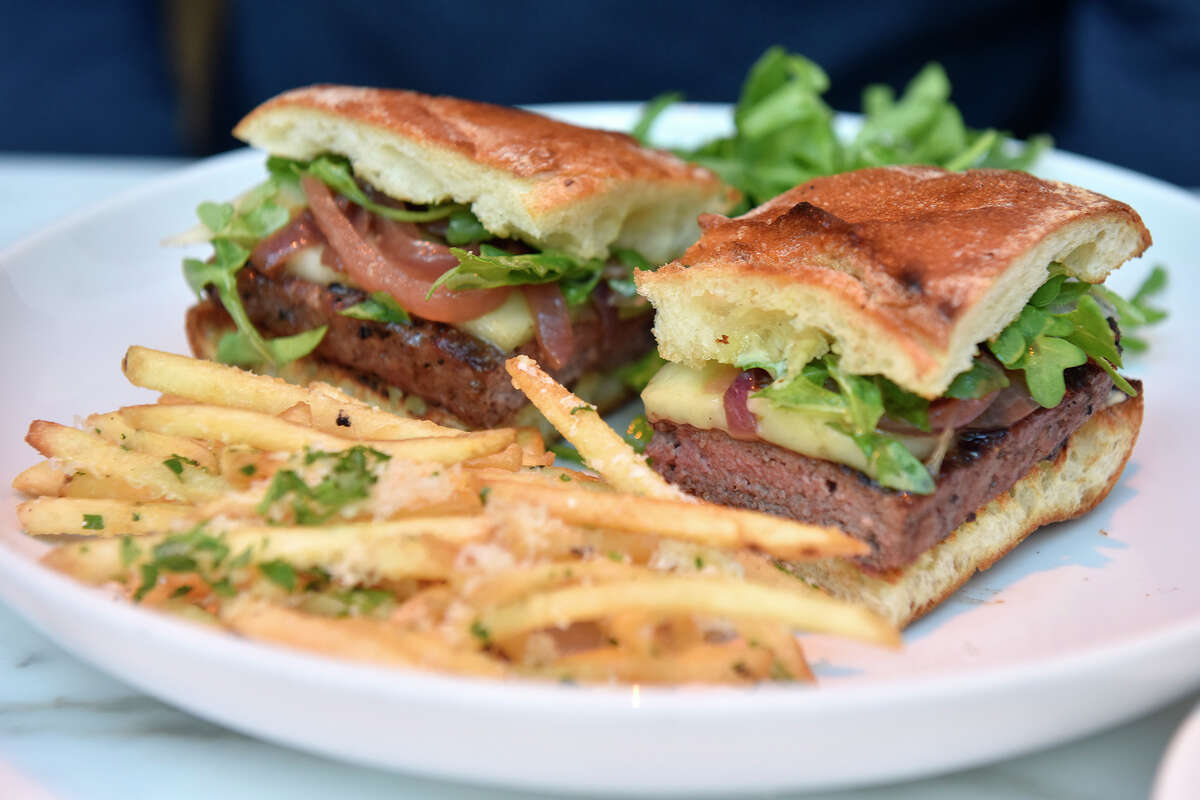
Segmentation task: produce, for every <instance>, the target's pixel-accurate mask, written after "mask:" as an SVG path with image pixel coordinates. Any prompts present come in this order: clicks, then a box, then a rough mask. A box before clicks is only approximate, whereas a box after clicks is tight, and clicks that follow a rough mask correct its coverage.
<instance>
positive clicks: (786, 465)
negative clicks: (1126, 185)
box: [636, 167, 1150, 626]
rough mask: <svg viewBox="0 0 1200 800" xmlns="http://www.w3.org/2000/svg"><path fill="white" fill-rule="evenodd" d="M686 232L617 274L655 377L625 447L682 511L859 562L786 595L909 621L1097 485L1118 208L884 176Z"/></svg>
mask: <svg viewBox="0 0 1200 800" xmlns="http://www.w3.org/2000/svg"><path fill="white" fill-rule="evenodd" d="M700 225H701V228H702V229H703V233H702V236H701V238H700V240H699V241H698V242H697V243H696V244H695V245H693V246H692V247H691V248H690V249H688V250H687V251H686V252H685V253H684V254H683V256H682V257H680V258H679V259H678V260H676V261H674V262H672V263H670V264H668V265H666V266H664V267H663V268H661V269H659V270H656V271H642V272H638V273H637V275H636V282H637V287H638V290H639V291H640V292H641V294H642V295H643V296H645V297H646V298H648V299H649V300H650V302H651V303H652V304H653V306H654V308H655V310H656V319H655V326H654V334H655V336H656V338H657V340H658V346H659V350H660V353H661V355H662V356H663V358H665V359H666V360H667V362H668V363H667V364H666V366H664V367H663V368H662V370H661V371H660V372H659V373H658V374H656V375H655V376H654V378H653V380H652V381H651V382H650V383H649V385H648V386H647V387H646V389H645V391H644V392H643V394H642V397H643V400H644V402H645V406H646V414H647V417H648V418H649V420H650V421H651V423H652V424H653V428H654V434H653V439H652V441H651V442H650V444H649V446H648V448H647V451H646V452H647V454H648V456H649V458H650V460H651V464H652V466H653V468H654V469H655V470H657V471H658V472H659V473H660V474H662V475H663V476H664V477H665V478H667V479H668V480H670V481H671V482H673V483H675V484H676V485H678V486H679V487H680V488H682V489H683V490H685V491H687V492H689V493H691V494H694V495H697V496H700V497H702V498H704V499H706V500H710V501H715V502H718V503H724V504H727V505H733V506H739V507H742V508H751V509H756V510H760V511H766V512H769V513H773V514H778V515H780V516H784V517H790V518H793V519H797V520H802V521H805V522H811V523H817V524H821V525H834V526H837V527H840V528H842V529H843V530H845V531H846V532H847V533H848V534H850V535H852V536H854V537H856V538H858V539H860V540H861V541H863V542H865V543H867V544H868V545H869V546H870V553H869V554H868V555H865V556H863V557H860V558H857V559H855V560H852V561H846V560H831V561H824V562H816V563H813V564H783V565H781V566H783V567H784V568H786V569H787V570H789V571H792V572H793V573H794V574H796V575H797V576H798V577H801V578H803V579H805V580H807V581H809V582H811V583H814V584H816V585H818V586H820V587H822V588H824V589H826V590H828V591H829V592H831V593H832V594H834V595H836V596H838V597H842V598H846V599H851V600H856V601H859V602H862V603H864V604H866V605H867V606H869V607H871V608H872V609H874V610H876V611H877V612H879V613H880V614H882V615H883V616H885V617H887V618H888V619H890V620H891V621H893V622H894V623H896V624H898V625H901V626H903V625H907V624H908V623H909V622H911V621H912V620H914V619H916V618H917V617H919V616H920V615H921V614H923V613H925V612H926V611H928V610H929V609H931V608H932V607H934V606H935V605H937V604H938V603H939V602H940V601H941V600H942V599H944V598H945V597H946V596H947V595H949V594H950V593H951V592H953V591H954V590H955V589H956V588H957V587H958V586H960V585H961V584H962V583H963V582H965V581H966V580H967V579H968V578H969V577H970V576H971V575H973V574H974V573H975V572H977V571H978V570H982V569H985V568H987V567H988V566H990V565H991V564H992V563H993V562H995V561H996V560H997V559H999V558H1000V557H1002V556H1003V555H1004V554H1005V553H1007V552H1008V551H1009V550H1011V549H1012V548H1013V547H1015V546H1016V545H1017V544H1018V543H1020V542H1021V541H1022V540H1023V539H1024V538H1025V537H1026V536H1028V535H1029V534H1030V533H1031V532H1032V531H1033V530H1035V529H1036V528H1038V527H1040V526H1042V525H1045V524H1047V523H1051V522H1055V521H1059V520H1066V519H1070V518H1072V517H1076V516H1078V515H1081V514H1083V513H1085V512H1087V511H1088V510H1090V509H1091V508H1093V507H1094V506H1095V505H1096V504H1097V503H1099V502H1100V501H1101V500H1103V499H1104V497H1105V496H1106V495H1107V494H1108V492H1109V491H1110V490H1111V489H1112V487H1113V485H1114V484H1115V483H1116V481H1117V479H1118V477H1119V476H1120V474H1121V471H1122V469H1123V468H1124V465H1125V463H1126V461H1127V459H1128V458H1129V455H1130V452H1131V451H1132V448H1133V446H1134V442H1135V440H1136V439H1137V434H1138V429H1139V426H1140V424H1141V418H1142V393H1141V387H1140V384H1139V383H1138V382H1137V381H1131V380H1127V379H1126V378H1124V377H1123V376H1121V375H1120V374H1119V373H1118V371H1117V369H1118V368H1119V367H1120V366H1121V344H1120V334H1119V328H1118V327H1117V324H1116V319H1115V318H1116V313H1115V311H1114V308H1113V307H1112V306H1111V305H1110V301H1111V299H1112V295H1111V294H1110V293H1108V292H1107V291H1106V290H1105V289H1104V288H1103V287H1102V286H1100V284H1101V283H1102V282H1103V281H1104V279H1105V277H1106V276H1107V275H1108V274H1109V273H1110V272H1111V271H1112V270H1113V269H1115V268H1117V267H1118V266H1120V265H1121V264H1122V263H1123V262H1125V261H1126V260H1128V259H1130V258H1133V257H1135V256H1138V255H1140V254H1141V253H1142V252H1143V251H1144V250H1145V248H1146V247H1148V246H1149V244H1150V235H1149V233H1148V232H1147V230H1146V228H1145V226H1144V225H1143V224H1142V221H1141V219H1140V218H1139V217H1138V215H1137V213H1136V212H1135V211H1134V210H1133V209H1132V208H1130V207H1129V206H1127V205H1125V204H1123V203H1120V202H1117V201H1115V200H1112V199H1109V198H1107V197H1104V196H1101V195H1099V194H1096V193H1094V192H1090V191H1087V190H1085V189H1081V188H1078V187H1074V186H1070V185H1066V184H1062V183H1056V182H1053V181H1047V180H1041V179H1039V178H1036V177H1034V176H1032V175H1029V174H1026V173H1021V172H1011V171H1001V170H972V171H967V172H948V171H945V170H942V169H938V168H930V167H886V168H875V169H866V170H861V171H856V172H851V173H845V174H841V175H835V176H830V177H825V178H818V179H815V180H812V181H811V182H808V183H805V184H803V185H801V186H798V187H796V188H795V189H793V190H791V191H789V192H787V193H785V194H783V195H780V196H779V197H776V198H775V199H773V200H770V201H768V202H767V203H765V204H763V205H762V206H759V207H758V208H755V209H753V210H752V211H750V212H749V213H747V214H745V215H744V216H741V217H737V218H734V219H727V218H725V217H722V216H718V215H707V216H705V217H702V218H701V220H700Z"/></svg>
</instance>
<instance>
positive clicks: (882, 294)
mask: <svg viewBox="0 0 1200 800" xmlns="http://www.w3.org/2000/svg"><path fill="white" fill-rule="evenodd" d="M700 222H701V227H702V229H703V231H704V232H703V235H702V237H701V239H700V241H699V242H697V243H696V244H695V245H693V246H692V247H691V248H689V249H688V250H687V252H686V253H684V255H683V256H682V257H680V258H679V259H678V260H677V261H675V262H673V263H671V264H669V265H667V266H665V267H663V268H662V269H660V270H658V271H657V272H652V273H651V272H643V273H639V274H638V276H637V280H638V288H639V290H641V291H642V293H643V294H645V295H646V296H647V297H649V298H650V299H651V301H652V302H654V303H655V305H656V306H657V307H659V313H660V316H661V315H662V313H663V310H664V308H665V309H666V310H667V313H668V314H672V313H674V314H677V315H679V316H681V317H682V316H686V315H687V314H689V313H696V311H697V308H700V306H698V305H697V303H696V301H695V298H689V297H688V296H687V292H688V289H687V288H686V287H687V286H688V285H691V286H695V287H696V288H695V289H694V292H695V293H696V294H705V295H712V296H717V295H720V294H722V293H731V296H730V298H729V305H731V306H732V305H737V304H741V305H745V304H747V303H750V304H753V305H755V306H756V307H759V306H761V308H762V310H764V311H765V310H768V309H769V308H770V310H772V311H774V310H775V309H774V308H772V307H771V306H772V298H774V297H782V296H785V295H786V296H787V298H788V300H789V301H790V302H791V306H790V307H788V306H784V305H781V307H780V309H779V311H780V312H781V313H783V312H787V311H789V308H790V312H791V314H792V319H793V320H794V321H793V322H792V324H793V325H794V326H795V327H796V329H797V332H798V331H799V330H800V329H802V328H803V327H805V323H807V324H808V325H812V326H815V327H819V328H821V329H822V330H824V331H825V333H826V334H832V337H833V339H834V340H835V342H837V341H840V345H841V350H842V352H843V366H845V367H846V368H847V369H849V370H850V371H853V372H861V373H871V372H874V373H881V374H884V375H887V376H888V377H889V378H892V380H894V381H896V382H897V383H899V384H901V385H902V386H905V387H906V388H909V389H910V390H912V391H916V392H918V393H921V394H924V395H926V396H929V397H933V396H937V395H938V394H940V393H941V392H942V391H944V389H945V387H946V386H947V385H948V384H949V382H950V380H951V379H952V378H953V376H954V374H956V373H957V372H960V371H961V370H962V369H965V368H966V367H967V366H968V365H969V360H970V356H971V354H972V353H973V351H974V349H975V345H976V344H977V343H978V342H980V341H982V340H984V339H986V338H987V337H989V336H992V335H994V334H995V333H997V332H998V331H999V330H1000V329H1001V328H1002V327H1003V326H1004V325H1006V324H1007V323H1008V322H1010V321H1011V320H1012V319H1013V318H1014V317H1015V316H1016V314H1017V313H1018V312H1019V311H1020V308H1021V306H1023V305H1024V303H1025V302H1026V300H1027V299H1028V298H1029V296H1030V294H1032V292H1033V290H1034V289H1036V288H1037V286H1039V285H1040V284H1041V283H1042V282H1043V281H1044V280H1045V279H1046V266H1047V264H1048V263H1049V262H1050V261H1052V260H1058V261H1062V262H1064V263H1065V266H1066V268H1067V270H1068V272H1070V273H1072V274H1075V275H1076V276H1077V277H1080V278H1081V279H1083V280H1087V281H1091V282H1096V281H1100V280H1103V279H1104V276H1105V275H1107V274H1108V272H1109V271H1111V270H1112V269H1114V268H1116V267H1117V266H1119V265H1120V264H1121V263H1122V262H1124V261H1125V260H1127V259H1129V258H1132V257H1134V256H1137V255H1139V254H1141V252H1142V251H1143V250H1145V248H1146V247H1148V246H1149V245H1150V234H1149V232H1148V231H1147V230H1146V227H1145V225H1143V224H1142V221H1141V219H1140V218H1139V217H1138V215H1137V213H1136V212H1135V211H1134V210H1133V209H1132V208H1130V207H1129V206H1128V205H1126V204H1124V203H1120V202H1117V201H1115V200H1112V199H1109V198H1107V197H1104V196H1102V195H1099V194H1096V193H1094V192H1090V191H1087V190H1086V189H1080V188H1078V187H1075V186H1069V185H1067V184H1063V183H1057V182H1054V181H1046V180H1042V179H1039V178H1035V177H1033V176H1032V175H1029V174H1027V173H1023V172H1010V171H1003V170H971V171H968V172H947V171H945V170H942V169H938V168H934V167H883V168H876V169H865V170H859V171H857V172H852V173H845V174H842V175H834V176H830V177H826V178H817V179H815V180H813V181H810V182H808V183H805V184H804V185H802V186H798V187H796V188H795V189H793V190H791V191H789V192H786V193H785V194H782V195H780V196H779V197H777V198H775V199H773V200H771V201H768V202H767V203H765V204H763V205H762V206H759V207H758V208H756V209H754V210H752V211H751V212H749V213H748V214H745V215H744V216H741V217H738V218H736V219H725V218H723V217H718V216H709V217H705V218H702V219H701V221H700ZM733 293H736V298H735V297H733V296H732V294H733ZM789 293H795V295H796V296H795V297H791V295H790V294H789ZM673 298H674V299H673ZM783 302H784V301H782V300H781V301H780V303H783ZM797 304H803V307H800V308H796V307H795V306H796V305H797ZM813 306H819V307H820V308H815V309H814V308H812V307H813ZM822 309H823V310H822ZM701 313H705V312H703V311H702V312H701ZM707 313H709V314H712V315H716V314H718V313H720V312H719V311H718V310H717V309H716V308H715V307H714V308H710V309H708V311H707ZM747 324H752V323H750V322H747ZM687 327H688V326H684V325H682V324H680V325H679V326H678V327H674V326H672V324H671V320H670V319H667V320H664V321H663V322H662V323H660V325H659V326H658V329H657V333H658V336H659V343H660V345H661V346H662V347H663V349H664V356H665V357H666V358H668V359H669V360H673V361H675V360H678V361H683V362H684V363H691V362H692V361H700V360H703V358H709V359H713V358H715V356H714V353H712V352H708V351H709V350H712V348H711V347H708V348H707V349H706V350H705V351H704V352H694V351H693V349H691V348H689V345H688V344H687V343H686V342H683V341H676V339H680V338H684V336H685V334H684V331H685V330H686V329H687ZM736 333H737V332H736V331H732V332H731V334H730V335H731V336H733V337H734V338H736ZM717 338H719V337H717ZM694 347H696V346H695V345H693V346H692V348H694ZM835 349H837V348H835ZM676 352H677V353H679V355H680V357H679V358H676V357H674V355H673V354H674V353H676ZM716 360H720V359H719V358H717V359H716Z"/></svg>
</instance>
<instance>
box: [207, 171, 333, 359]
mask: <svg viewBox="0 0 1200 800" xmlns="http://www.w3.org/2000/svg"><path fill="white" fill-rule="evenodd" d="M278 194H279V182H278V181H277V179H276V178H274V177H272V178H270V179H268V180H267V181H264V182H263V183H261V184H259V185H258V186H256V187H254V188H253V189H251V190H250V192H248V193H247V194H246V195H245V196H244V197H243V198H242V199H241V200H239V201H238V204H237V206H236V207H235V206H234V205H233V204H232V203H201V204H200V205H199V206H198V207H197V208H196V216H198V217H200V221H201V222H202V223H204V227H206V228H208V230H209V232H210V233H211V234H212V246H213V256H212V258H211V259H210V260H209V261H207V262H204V261H200V260H199V259H195V258H188V259H184V262H183V274H184V277H185V278H187V282H188V285H189V286H191V287H192V291H194V292H195V293H196V294H197V295H199V296H202V295H203V293H204V289H205V288H206V287H209V286H211V287H213V289H214V290H215V291H216V293H217V297H218V298H219V299H220V301H221V305H222V306H224V307H225V311H226V312H228V314H229V316H230V317H231V318H232V319H233V322H234V325H236V326H237V331H236V332H231V333H228V334H226V335H225V336H223V337H222V338H221V341H220V342H219V343H218V345H217V358H218V360H220V361H223V362H224V363H227V364H234V365H237V366H252V365H254V364H259V363H270V364H286V363H288V362H290V361H294V360H296V359H297V358H301V357H303V356H305V355H308V353H310V352H312V350H313V348H315V347H316V346H317V344H318V343H320V341H321V338H322V337H323V336H324V335H325V328H323V327H322V328H317V329H315V330H313V331H305V332H303V333H299V334H296V335H295V336H283V337H280V338H277V339H270V340H267V339H264V338H263V337H262V335H261V334H260V333H259V332H258V330H257V329H256V328H255V327H254V324H253V323H252V322H251V321H250V317H249V315H248V314H247V313H246V309H245V307H244V306H243V305H242V299H241V297H240V296H239V295H238V292H237V273H238V271H239V270H241V268H242V267H244V266H245V265H246V262H247V261H248V260H249V259H250V253H251V249H252V248H253V247H254V245H255V244H257V243H258V242H259V241H261V240H262V239H264V238H266V237H267V236H270V235H271V234H272V233H274V232H275V231H277V230H279V229H280V228H282V227H283V226H284V225H286V224H287V222H288V218H289V215H288V211H287V209H286V208H285V207H283V206H281V205H279V204H278V203H276V202H275V200H276V198H277V195H278Z"/></svg>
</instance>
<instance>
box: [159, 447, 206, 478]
mask: <svg viewBox="0 0 1200 800" xmlns="http://www.w3.org/2000/svg"><path fill="white" fill-rule="evenodd" d="M162 463H163V466H164V467H166V468H167V469H169V470H171V472H174V473H175V477H176V478H179V480H180V481H182V480H183V465H184V464H190V465H191V466H193V467H198V466H200V462H199V461H193V460H192V459H190V458H185V457H183V456H181V455H179V454H178V453H172V454H171V457H170V458H168V459H166V460H165V461H163V462H162Z"/></svg>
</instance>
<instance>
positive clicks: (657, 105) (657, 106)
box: [629, 92, 683, 147]
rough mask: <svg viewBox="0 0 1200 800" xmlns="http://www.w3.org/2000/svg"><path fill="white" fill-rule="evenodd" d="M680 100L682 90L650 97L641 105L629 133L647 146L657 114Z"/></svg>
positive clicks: (639, 142) (681, 98)
mask: <svg viewBox="0 0 1200 800" xmlns="http://www.w3.org/2000/svg"><path fill="white" fill-rule="evenodd" d="M681 100H683V93H682V92H664V93H662V94H660V95H658V96H657V97H654V98H651V100H650V102H648V103H646V105H644V106H643V107H642V113H641V114H640V115H639V116H638V120H637V122H635V123H634V125H633V130H631V131H630V132H629V135H630V136H632V137H633V138H634V139H637V140H638V144H641V145H644V146H646V147H649V146H650V142H649V136H650V129H651V128H653V127H654V121H655V120H656V119H658V115H659V114H661V113H662V112H664V111H666V110H667V108H668V107H669V106H672V105H674V104H675V103H678V102H680V101H681Z"/></svg>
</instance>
